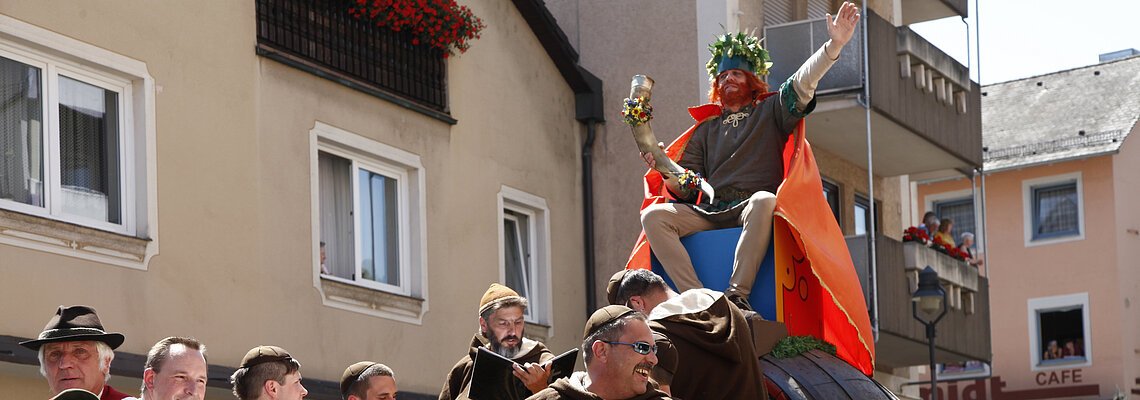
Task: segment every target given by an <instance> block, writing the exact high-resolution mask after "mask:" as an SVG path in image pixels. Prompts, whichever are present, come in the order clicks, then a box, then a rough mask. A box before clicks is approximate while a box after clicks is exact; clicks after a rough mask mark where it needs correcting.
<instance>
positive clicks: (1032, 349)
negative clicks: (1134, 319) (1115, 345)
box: [1026, 292, 1093, 371]
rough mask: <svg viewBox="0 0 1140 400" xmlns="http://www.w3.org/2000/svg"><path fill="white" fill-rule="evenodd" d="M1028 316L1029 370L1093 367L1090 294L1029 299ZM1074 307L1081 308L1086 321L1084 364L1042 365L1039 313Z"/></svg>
mask: <svg viewBox="0 0 1140 400" xmlns="http://www.w3.org/2000/svg"><path fill="white" fill-rule="evenodd" d="M1026 303H1027V310H1028V312H1027V315H1028V317H1029V368H1030V369H1031V370H1033V371H1049V370H1054V369H1071V368H1081V367H1089V366H1092V362H1093V340H1092V337H1093V336H1092V330H1091V327H1092V324H1091V318H1090V315H1091V312H1090V311H1089V294H1088V292H1082V293H1074V294H1067V295H1060V296H1050V297H1038V298H1033V299H1029V300H1028V301H1027V302H1026ZM1073 306H1080V307H1081V314H1082V318H1083V319H1084V321H1082V322H1083V323H1084V335H1085V341H1084V347H1085V348H1084V351H1085V361H1084V362H1072V363H1056V364H1050V365H1041V350H1040V348H1039V345H1040V343H1041V336H1040V334H1039V332H1040V331H1041V327H1040V326H1039V325H1038V323H1039V322H1040V321H1039V320H1038V318H1037V313H1038V312H1040V311H1050V310H1057V309H1062V308H1068V307H1073Z"/></svg>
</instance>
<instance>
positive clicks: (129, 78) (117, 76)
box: [0, 15, 159, 270]
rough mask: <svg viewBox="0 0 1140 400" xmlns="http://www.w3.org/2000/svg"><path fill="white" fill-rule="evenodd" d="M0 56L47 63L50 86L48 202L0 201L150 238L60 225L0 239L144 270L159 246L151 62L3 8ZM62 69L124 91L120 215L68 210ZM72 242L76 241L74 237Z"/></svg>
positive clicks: (44, 81)
mask: <svg viewBox="0 0 1140 400" xmlns="http://www.w3.org/2000/svg"><path fill="white" fill-rule="evenodd" d="M0 56H4V57H5V58H9V59H12V60H15V61H17V62H21V63H24V64H28V65H31V66H34V67H36V68H40V70H41V93H42V94H43V107H44V109H43V118H44V122H43V127H42V128H41V129H42V131H43V134H44V143H43V148H44V153H43V154H42V155H41V157H42V160H43V163H44V179H45V182H43V187H44V192H45V193H44V207H36V206H31V205H28V204H23V203H19V202H15V201H8V200H0V208H3V209H7V210H12V211H16V212H20V213H24V214H28V215H33V216H36V217H41V218H45V219H51V220H56V221H63V222H67V223H72V224H76V225H80V226H84V227H89V228H93V229H97V230H100V231H106V232H110V233H113V234H117V235H122V236H129V237H134V238H141V239H144V240H148V243H147V244H146V246H145V250H143V251H142V252H141V254H128V253H123V252H121V251H117V250H114V249H108V248H102V247H97V246H93V245H88V244H84V243H74V242H73V241H72V240H64V241H62V242H61V241H60V240H59V236H56V235H57V234H59V235H61V236H66V235H65V233H64V232H51V231H53V230H58V228H50V227H49V228H46V229H40V230H38V231H37V232H27V233H24V234H21V233H19V232H12V231H8V232H4V234H0V243H8V244H12V245H16V246H21V247H26V248H33V249H36V250H42V251H47V252H51V253H56V254H63V255H68V256H73V257H77V258H81V259H87V260H92V261H97V262H101V263H106V264H112V265H118V266H123V267H128V268H134V269H141V270H145V269H146V268H147V265H148V263H149V261H150V259H151V257H153V256H154V255H155V254H158V237H159V236H158V206H157V198H158V196H157V184H156V176H157V174H156V170H155V163H156V157H155V136H156V128H155V104H154V101H155V83H154V79H153V78H152V77H151V76H150V73H149V72H148V70H147V66H146V63H144V62H142V61H139V60H135V59H132V58H129V57H126V56H123V55H120V54H117V53H114V52H111V51H108V50H106V49H102V48H99V47H96V46H92V45H90V44H87V43H84V42H81V41H78V40H75V39H72V38H70V37H67V36H63V35H60V34H58V33H55V32H52V31H49V30H46V29H43V28H40V27H38V26H35V25H31V24H28V23H26V22H23V21H20V20H17V19H14V18H11V17H9V16H5V15H0ZM59 75H65V76H67V77H69V78H72V79H74V80H77V81H80V82H83V83H86V84H90V85H93V86H97V87H99V88H102V89H106V90H110V91H114V92H116V93H117V94H118V97H119V104H118V113H119V115H118V118H119V127H118V134H119V160H118V161H119V165H118V168H119V186H120V187H119V193H118V195H119V199H120V201H119V204H117V205H116V206H117V207H119V209H120V216H121V222H120V223H118V224H116V223H110V222H106V221H101V220H96V219H92V218H88V217H83V216H78V215H71V214H65V213H64V212H63V204H62V187H61V185H60V182H59V180H60V177H59V173H60V171H59V168H60V167H59V146H60V144H59V123H58V121H59V94H58V89H59ZM69 242H72V243H69Z"/></svg>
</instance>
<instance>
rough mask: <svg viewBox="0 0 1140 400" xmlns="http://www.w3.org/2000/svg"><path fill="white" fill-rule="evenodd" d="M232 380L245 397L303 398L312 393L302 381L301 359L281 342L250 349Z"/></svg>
mask: <svg viewBox="0 0 1140 400" xmlns="http://www.w3.org/2000/svg"><path fill="white" fill-rule="evenodd" d="M230 383H232V384H233V385H234V396H237V398H238V399H241V400H301V399H303V398H304V397H305V396H306V395H308V394H309V391H308V390H305V387H304V386H302V385H301V363H300V362H299V361H297V360H296V359H294V358H293V356H291V355H289V352H287V351H285V349H282V348H280V347H277V346H257V347H254V348H252V349H250V350H249V352H247V353H245V357H243V358H242V359H241V366H239V367H238V369H237V371H234V374H233V376H231V377H230Z"/></svg>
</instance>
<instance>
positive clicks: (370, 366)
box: [340, 361, 397, 400]
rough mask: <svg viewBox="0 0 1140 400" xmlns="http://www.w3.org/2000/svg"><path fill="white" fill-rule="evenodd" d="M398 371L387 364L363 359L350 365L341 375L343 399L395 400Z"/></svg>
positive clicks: (341, 394)
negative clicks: (394, 370)
mask: <svg viewBox="0 0 1140 400" xmlns="http://www.w3.org/2000/svg"><path fill="white" fill-rule="evenodd" d="M396 392H397V391H396V373H395V372H392V369H391V368H388V366H387V365H384V364H381V363H377V362H372V361H361V362H358V363H356V364H352V365H350V366H348V368H346V369H345V370H344V374H343V375H341V377H340V396H341V399H343V400H394V399H395V398H396Z"/></svg>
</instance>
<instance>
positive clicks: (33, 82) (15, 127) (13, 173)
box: [0, 57, 44, 207]
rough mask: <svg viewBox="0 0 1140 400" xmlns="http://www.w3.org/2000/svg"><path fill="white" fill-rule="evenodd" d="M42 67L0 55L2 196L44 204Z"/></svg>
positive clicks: (0, 188)
mask: <svg viewBox="0 0 1140 400" xmlns="http://www.w3.org/2000/svg"><path fill="white" fill-rule="evenodd" d="M40 79H41V71H40V69H39V68H35V67H32V66H29V65H24V64H22V63H19V62H16V61H13V60H9V59H7V58H3V57H0V199H6V200H11V201H15V202H19V203H24V204H30V205H33V206H39V207H43V206H44V186H43V185H44V176H43V175H44V165H43V143H44V141H43V107H42V103H41V102H42V101H43V98H42V97H41V96H40V87H41V86H40Z"/></svg>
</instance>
